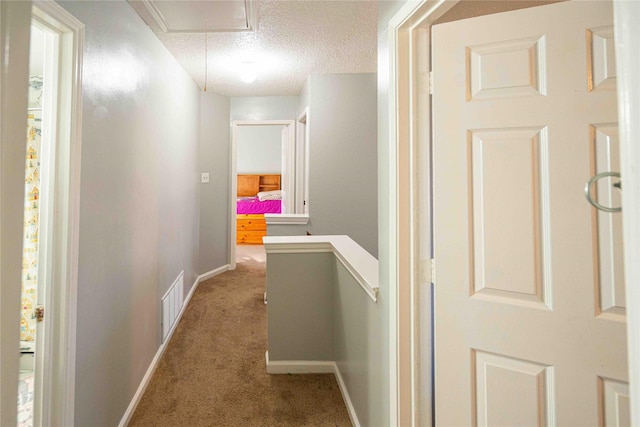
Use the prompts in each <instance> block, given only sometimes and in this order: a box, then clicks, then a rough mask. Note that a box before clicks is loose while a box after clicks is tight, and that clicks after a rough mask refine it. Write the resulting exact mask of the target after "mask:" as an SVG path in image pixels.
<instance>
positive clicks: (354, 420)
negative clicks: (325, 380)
mask: <svg viewBox="0 0 640 427" xmlns="http://www.w3.org/2000/svg"><path fill="white" fill-rule="evenodd" d="M335 368H336V370H335V376H336V382H337V383H338V388H340V393H341V394H342V400H344V405H345V406H346V407H347V413H348V414H349V418H350V419H351V424H352V425H353V426H354V427H360V425H361V424H360V421H359V420H358V414H357V413H356V408H355V407H354V406H353V402H352V401H351V396H350V395H349V390H347V385H346V384H345V383H344V379H343V378H342V373H341V372H340V368H338V364H337V363H336V364H335Z"/></svg>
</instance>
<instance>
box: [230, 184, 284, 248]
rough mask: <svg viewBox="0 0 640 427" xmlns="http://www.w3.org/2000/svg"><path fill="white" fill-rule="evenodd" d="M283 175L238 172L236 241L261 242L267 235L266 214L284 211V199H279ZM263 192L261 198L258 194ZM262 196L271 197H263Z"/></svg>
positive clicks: (259, 243) (242, 242)
mask: <svg viewBox="0 0 640 427" xmlns="http://www.w3.org/2000/svg"><path fill="white" fill-rule="evenodd" d="M278 190H280V175H273V174H269V175H259V174H251V175H247V174H242V175H238V191H237V202H236V243H237V244H239V245H261V244H262V237H264V236H266V235H267V224H266V222H265V219H264V214H265V213H281V211H282V200H273V199H274V198H276V199H277V194H278ZM259 194H260V197H258V195H259ZM261 198H266V199H271V200H260V199H261Z"/></svg>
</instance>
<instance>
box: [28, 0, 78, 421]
mask: <svg viewBox="0 0 640 427" xmlns="http://www.w3.org/2000/svg"><path fill="white" fill-rule="evenodd" d="M32 14H33V22H34V23H35V24H37V25H38V26H39V27H40V28H41V29H43V30H44V31H45V32H46V33H47V34H48V35H47V37H46V39H47V42H46V43H47V45H48V49H50V51H51V52H52V56H51V57H49V59H48V62H47V63H46V65H48V66H49V67H50V68H53V69H52V70H50V71H49V72H46V71H45V73H48V74H45V78H47V75H48V77H49V78H50V79H51V81H53V82H57V84H54V85H52V86H51V94H52V96H51V98H49V100H50V105H49V110H50V112H49V113H46V114H47V116H48V117H49V118H50V123H49V125H47V126H48V128H49V133H50V137H49V140H50V143H49V147H48V148H49V149H50V152H49V153H44V152H43V154H44V156H46V157H47V161H46V162H44V163H43V165H42V178H43V181H46V183H47V184H46V185H43V188H42V191H46V193H47V194H46V199H47V201H46V202H45V201H44V200H43V205H42V209H43V211H42V212H41V215H43V214H44V217H45V218H46V222H47V224H46V225H45V230H43V231H44V232H45V234H46V238H45V239H44V240H43V241H42V242H41V245H42V246H41V257H40V263H41V265H42V266H43V270H42V271H41V272H40V274H41V280H44V281H45V282H46V283H45V288H46V292H45V294H44V295H43V297H44V298H43V299H42V300H41V302H42V303H43V304H44V306H45V322H44V323H43V327H42V328H41V329H44V331H43V332H44V333H43V335H44V337H43V339H39V340H38V341H39V342H38V344H39V345H40V346H41V347H40V349H41V354H40V355H37V356H36V371H38V369H39V370H40V372H39V373H38V372H36V374H37V377H36V378H37V381H38V382H39V385H40V390H36V391H37V393H36V398H37V400H36V401H35V402H34V403H35V418H34V421H35V425H36V426H38V425H45V426H46V425H73V417H74V401H75V392H74V389H75V338H76V295H77V286H78V284H77V281H78V277H77V275H78V245H79V243H78V242H79V235H78V233H79V206H80V199H79V197H80V160H81V159H80V156H81V130H82V118H81V111H82V90H81V88H82V74H81V73H82V52H83V41H84V25H83V24H82V23H81V22H80V21H78V20H77V19H76V18H75V17H73V16H72V15H71V14H70V13H68V12H67V11H66V10H65V9H63V8H62V7H61V6H59V5H58V4H56V3H55V2H52V1H37V2H34V7H33V12H32ZM47 98H48V96H47V95H46V94H45V102H46V100H47ZM45 108H46V106H45ZM45 124H46V123H45ZM43 132H44V130H43ZM44 142H45V141H43V144H44ZM44 148H45V147H44V145H43V149H44ZM43 183H44V182H43ZM44 198H45V197H43V199H44ZM39 298H40V296H39ZM37 351H38V348H36V352H37ZM36 385H38V383H36Z"/></svg>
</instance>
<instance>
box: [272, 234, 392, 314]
mask: <svg viewBox="0 0 640 427" xmlns="http://www.w3.org/2000/svg"><path fill="white" fill-rule="evenodd" d="M262 241H263V242H264V249H265V252H266V253H267V254H302V253H324V252H332V253H333V254H334V255H335V256H336V258H337V259H338V260H339V261H340V263H342V265H343V266H344V267H345V268H346V269H347V270H348V271H349V273H350V274H351V275H352V276H353V278H354V279H356V281H357V282H358V284H359V285H360V287H361V288H362V290H364V291H365V292H366V294H367V295H369V298H371V300H372V301H373V302H377V301H378V291H379V277H378V260H377V259H375V258H374V257H373V255H371V254H370V253H369V252H367V251H365V250H364V249H363V248H362V247H361V246H360V245H358V244H357V243H356V242H355V241H354V240H353V239H351V238H350V237H349V236H266V237H263V238H262Z"/></svg>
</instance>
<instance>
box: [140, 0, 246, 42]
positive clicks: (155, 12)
mask: <svg viewBox="0 0 640 427" xmlns="http://www.w3.org/2000/svg"><path fill="white" fill-rule="evenodd" d="M128 1H129V3H131V4H132V6H133V7H134V8H135V4H136V3H141V4H142V5H143V6H144V9H145V10H146V11H147V12H148V13H149V15H150V17H151V18H152V19H153V22H154V23H155V24H156V25H157V26H158V27H159V29H160V30H162V31H163V32H165V33H178V34H193V33H198V34H202V33H220V32H225V33H233V32H238V33H240V32H252V31H255V30H256V17H255V12H254V8H253V3H252V1H246V2H244V3H245V7H246V16H247V20H246V23H247V26H246V28H206V27H204V28H196V29H188V30H187V29H184V28H171V27H170V26H169V23H168V22H167V20H166V18H165V17H164V15H163V14H162V12H161V11H160V9H158V6H156V5H155V3H156V1H157V0H128ZM146 21H147V20H146V19H145V22H146ZM146 24H147V25H150V24H151V22H146Z"/></svg>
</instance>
